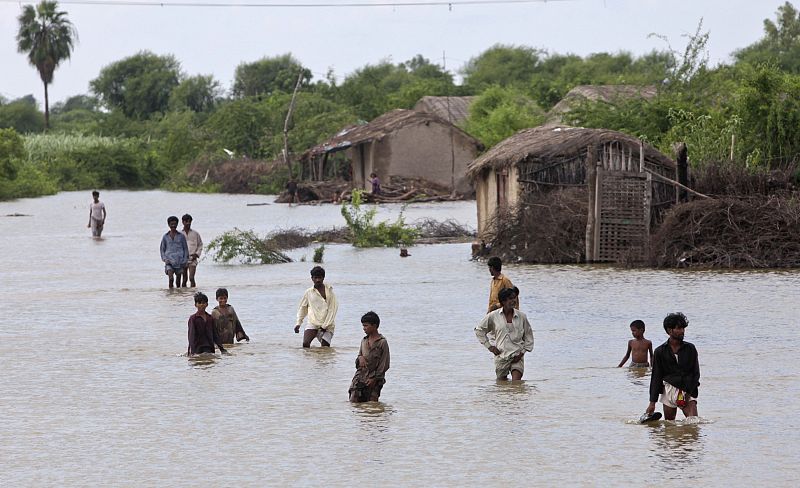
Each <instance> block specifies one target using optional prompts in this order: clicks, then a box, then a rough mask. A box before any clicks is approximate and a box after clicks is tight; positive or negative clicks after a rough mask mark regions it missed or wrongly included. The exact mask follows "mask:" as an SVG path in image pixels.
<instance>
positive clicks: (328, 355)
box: [303, 347, 355, 370]
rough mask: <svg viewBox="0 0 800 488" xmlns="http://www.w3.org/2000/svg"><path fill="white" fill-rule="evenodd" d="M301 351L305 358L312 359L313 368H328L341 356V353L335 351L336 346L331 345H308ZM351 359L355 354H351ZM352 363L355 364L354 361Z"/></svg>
mask: <svg viewBox="0 0 800 488" xmlns="http://www.w3.org/2000/svg"><path fill="white" fill-rule="evenodd" d="M303 352H304V353H305V354H304V356H305V357H306V358H307V359H310V360H311V361H313V363H312V365H313V368H314V369H322V370H328V369H329V368H330V367H332V366H333V365H334V364H335V363H336V362H337V361H339V359H341V356H342V354H341V353H339V352H337V351H336V348H333V347H309V348H304V349H303ZM353 359H354V360H355V356H353ZM353 364H355V362H354V363H353Z"/></svg>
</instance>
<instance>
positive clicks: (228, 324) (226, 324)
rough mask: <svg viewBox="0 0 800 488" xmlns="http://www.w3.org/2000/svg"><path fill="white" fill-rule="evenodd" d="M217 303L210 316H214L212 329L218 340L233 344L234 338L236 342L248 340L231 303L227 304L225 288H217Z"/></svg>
mask: <svg viewBox="0 0 800 488" xmlns="http://www.w3.org/2000/svg"><path fill="white" fill-rule="evenodd" d="M217 303H219V305H217V306H216V307H214V310H212V311H211V316H212V317H214V330H215V331H216V332H217V337H218V338H219V341H220V342H221V343H222V344H233V341H234V339H236V342H240V341H247V342H250V338H249V337H247V334H245V332H244V328H242V323H241V322H239V317H238V316H237V315H236V311H235V310H234V309H233V305H229V304H228V290H226V289H225V288H220V289H218V290H217Z"/></svg>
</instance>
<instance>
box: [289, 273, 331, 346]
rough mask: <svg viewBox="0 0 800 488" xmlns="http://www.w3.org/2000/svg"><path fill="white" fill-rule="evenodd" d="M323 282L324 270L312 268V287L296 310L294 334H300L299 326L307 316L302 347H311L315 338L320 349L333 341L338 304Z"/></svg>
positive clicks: (329, 287) (328, 286) (329, 288)
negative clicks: (320, 345)
mask: <svg viewBox="0 0 800 488" xmlns="http://www.w3.org/2000/svg"><path fill="white" fill-rule="evenodd" d="M324 280H325V270H324V269H322V267H321V266H314V268H312V269H311V281H312V282H313V283H314V286H312V287H311V288H309V289H308V290H306V292H305V293H304V294H303V298H302V299H300V306H299V307H298V308H297V324H296V325H295V327H294V331H295V333H299V332H300V326H301V325H303V320H304V319H305V318H306V316H308V324H307V325H306V330H305V332H303V347H311V341H312V340H314V338H315V337H316V338H317V339H318V340H319V342H320V344H322V347H329V346H330V345H331V340H332V339H333V329H334V328H335V327H336V324H335V323H334V321H335V319H336V312H337V310H339V304H338V303H337V301H336V295H334V293H333V287H332V286H330V285H326V284H325V283H323V281H324Z"/></svg>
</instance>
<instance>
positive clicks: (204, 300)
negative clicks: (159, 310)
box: [186, 292, 228, 356]
mask: <svg viewBox="0 0 800 488" xmlns="http://www.w3.org/2000/svg"><path fill="white" fill-rule="evenodd" d="M194 306H195V307H197V313H195V314H193V315H192V316H191V317H189V349H187V351H186V354H187V355H189V356H191V355H193V354H202V353H204V352H210V353H211V354H214V351H215V349H214V344H216V345H217V347H219V352H220V354H226V353H227V352H228V351H226V350H225V348H224V347H222V344H221V342H222V341H220V340H219V337H217V333H216V331H215V330H214V318H213V317H212V316H211V315H209V314H208V312H206V307H208V297H207V296H205V294H203V293H200V292H198V293H195V294H194Z"/></svg>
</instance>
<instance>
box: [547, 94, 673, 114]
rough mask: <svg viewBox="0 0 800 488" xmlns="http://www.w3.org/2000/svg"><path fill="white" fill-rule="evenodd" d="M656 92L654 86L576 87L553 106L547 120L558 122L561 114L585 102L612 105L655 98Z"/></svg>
mask: <svg viewBox="0 0 800 488" xmlns="http://www.w3.org/2000/svg"><path fill="white" fill-rule="evenodd" d="M657 93H658V90H657V89H656V87H655V86H652V85H650V86H638V85H578V86H576V87H575V88H573V89H572V90H570V91H569V92H567V94H566V95H564V98H562V99H561V101H560V102H558V103H557V104H555V106H553V108H551V109H550V112H548V119H549V120H552V119H556V120H558V119H559V118H560V116H561V114H564V113H566V112H569V111H570V110H572V109H573V108H574V107H575V106H576V105H578V104H580V103H582V102H585V101H590V102H606V103H611V104H614V103H616V102H618V101H620V100H629V99H634V98H642V99H645V100H651V99H653V98H655V96H656V94H657Z"/></svg>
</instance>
